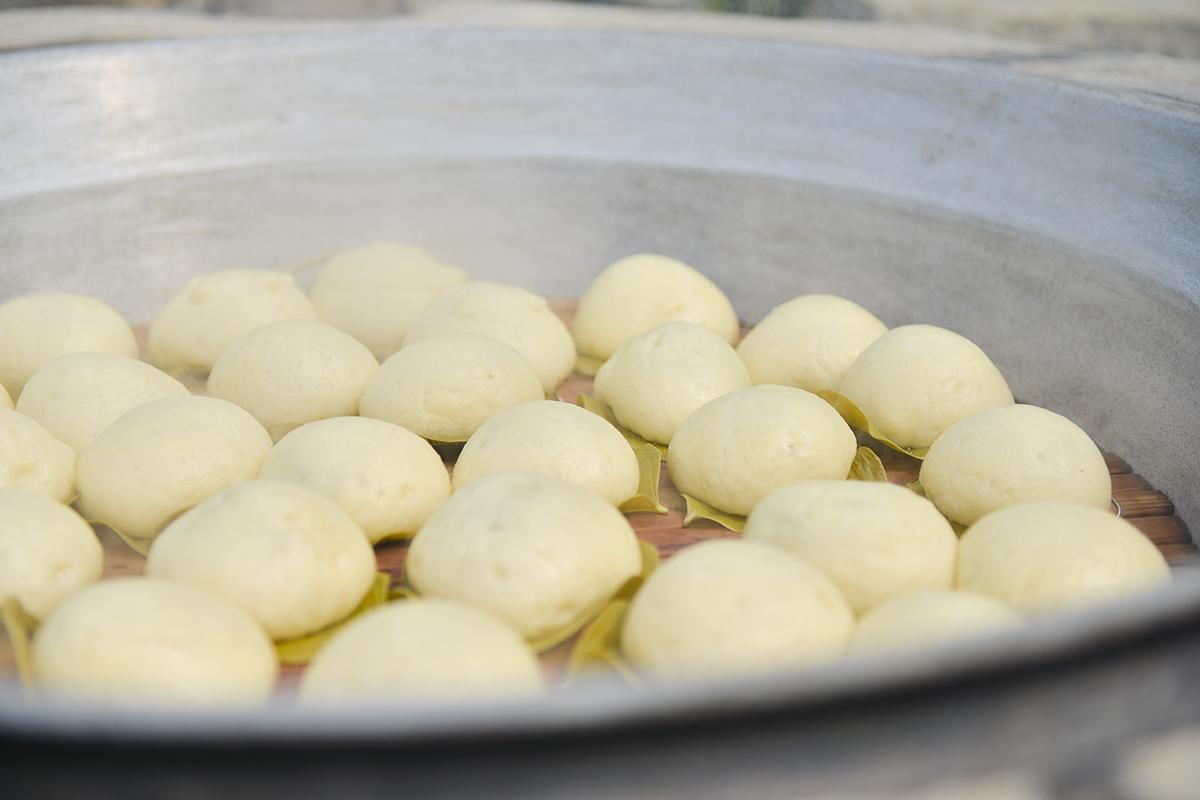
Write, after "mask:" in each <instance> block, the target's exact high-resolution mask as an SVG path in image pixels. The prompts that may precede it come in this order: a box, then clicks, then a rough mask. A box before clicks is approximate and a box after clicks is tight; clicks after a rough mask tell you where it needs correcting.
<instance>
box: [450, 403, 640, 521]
mask: <svg viewBox="0 0 1200 800" xmlns="http://www.w3.org/2000/svg"><path fill="white" fill-rule="evenodd" d="M504 472H537V473H540V474H542V475H549V476H550V477H552V478H558V479H559V480H563V481H566V482H567V483H573V484H575V485H576V486H581V487H583V488H584V489H587V490H588V491H590V492H593V493H595V494H597V495H599V496H600V497H603V498H604V499H605V500H607V501H608V502H610V503H612V504H613V505H615V506H619V505H620V504H621V503H623V502H625V501H626V500H628V499H629V498H631V497H633V496H634V495H635V494H637V489H638V460H637V456H636V455H634V452H633V448H631V447H630V446H629V442H627V441H626V440H625V437H624V436H622V435H621V432H620V431H618V430H617V429H616V428H614V427H613V426H612V425H610V424H609V423H608V422H607V421H606V420H604V419H603V418H601V417H599V416H597V415H595V414H593V413H591V412H590V411H585V410H584V409H582V408H580V407H579V406H577V405H574V404H573V403H562V402H559V401H557V400H535V401H533V402H531V403H522V404H521V405H519V406H513V407H512V408H510V409H508V410H506V411H501V412H500V413H499V414H496V415H495V416H494V417H492V418H491V419H489V420H488V421H487V422H485V423H483V425H481V426H480V427H479V430H477V431H475V433H474V435H472V436H471V438H470V439H468V440H467V444H466V446H465V447H463V449H462V453H461V454H460V455H459V457H458V461H457V463H455V465H454V488H455V489H461V488H462V487H464V486H466V485H467V484H469V483H472V482H473V481H476V480H479V479H480V478H483V477H486V476H488V475H496V474H499V473H504Z"/></svg>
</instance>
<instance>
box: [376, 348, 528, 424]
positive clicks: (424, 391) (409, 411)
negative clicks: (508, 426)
mask: <svg viewBox="0 0 1200 800" xmlns="http://www.w3.org/2000/svg"><path fill="white" fill-rule="evenodd" d="M543 398H544V395H543V394H542V385H541V383H540V382H539V381H538V377H537V373H535V372H534V370H533V367H531V366H530V364H529V362H528V361H526V360H525V359H524V358H523V357H522V356H521V354H520V353H518V352H517V351H516V350H513V349H512V348H511V347H509V346H508V345H506V344H504V343H503V342H500V341H497V340H496V339H491V338H489V337H487V336H481V335H479V334H474V333H460V334H447V335H445V336H435V337H433V338H430V339H424V340H422V341H419V342H417V343H416V344H412V345H409V346H408V347H405V348H404V349H403V350H401V351H400V352H398V353H396V354H395V355H394V356H392V357H391V358H389V359H388V360H387V361H385V362H383V366H382V367H380V368H379V371H378V372H376V373H375V376H374V377H373V378H372V379H371V380H370V382H369V383H367V386H366V388H365V389H364V391H363V394H362V399H361V401H360V403H359V413H361V414H362V415H363V416H364V417H373V418H375V419H382V420H387V421H388V422H392V423H395V424H396V425H399V426H400V427H402V428H407V429H408V430H410V431H412V432H413V433H415V434H417V435H418V436H423V437H425V438H426V439H431V440H433V441H435V442H463V441H466V440H467V439H468V438H470V436H471V434H473V433H474V432H475V431H476V430H477V429H478V428H479V426H480V425H482V424H483V423H484V422H485V421H486V420H487V419H488V418H489V417H491V416H492V415H493V414H496V413H498V412H500V411H503V410H504V409H506V408H512V407H513V406H515V405H518V404H519V403H527V402H529V401H531V400H541V399H543Z"/></svg>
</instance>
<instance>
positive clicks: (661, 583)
mask: <svg viewBox="0 0 1200 800" xmlns="http://www.w3.org/2000/svg"><path fill="white" fill-rule="evenodd" d="M853 626H854V615H853V614H852V613H851V612H850V607H849V606H847V605H846V601H845V600H844V599H843V598H842V595H841V593H840V592H839V591H838V590H837V587H836V586H834V585H833V583H832V582H830V580H829V579H828V578H826V577H825V576H824V575H822V574H821V573H820V572H818V571H817V570H815V569H813V568H812V567H810V566H809V565H808V564H806V563H804V562H803V561H801V560H800V559H798V558H792V557H791V556H789V555H787V554H786V553H782V552H780V551H779V550H776V549H775V548H772V547H767V546H765V545H761V544H757V543H755V542H746V541H737V540H713V541H708V542H703V543H701V544H697V545H693V546H691V547H688V548H686V549H685V550H683V551H681V552H680V553H678V554H677V555H675V556H672V557H671V558H670V559H668V560H667V561H666V562H665V563H663V565H662V566H660V567H659V568H658V569H657V570H655V571H654V572H653V573H651V575H650V577H649V578H648V579H647V580H646V583H645V584H643V586H642V588H641V589H640V590H639V591H638V593H637V594H636V595H634V597H633V601H632V603H631V604H630V606H629V611H628V613H627V615H626V617H625V622H624V625H623V628H622V633H621V648H622V652H623V653H624V654H625V657H626V658H627V659H628V660H629V661H630V663H631V664H633V666H635V667H636V668H638V669H641V670H644V671H646V672H649V673H653V674H656V675H659V676H668V675H672V676H673V675H712V674H720V673H740V672H749V671H756V670H770V669H783V668H786V667H793V666H798V665H802V664H808V663H813V662H820V661H830V660H835V659H837V658H839V657H841V655H842V654H843V653H844V652H845V649H846V645H847V643H848V642H849V640H850V633H851V630H852V628H853Z"/></svg>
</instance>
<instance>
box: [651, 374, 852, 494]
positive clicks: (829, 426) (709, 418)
mask: <svg viewBox="0 0 1200 800" xmlns="http://www.w3.org/2000/svg"><path fill="white" fill-rule="evenodd" d="M857 449H858V445H857V442H856V440H855V438H854V431H852V430H850V426H849V425H847V424H846V423H845V421H843V420H842V418H841V417H840V416H838V413H837V412H836V411H834V409H833V406H831V405H829V403H826V402H825V401H824V400H822V399H821V398H819V397H817V396H816V395H815V394H810V393H808V392H806V391H804V390H803V389H793V388H792V387H790V386H771V385H764V386H752V387H750V388H748V389H738V390H737V391H735V392H730V393H729V394H727V395H724V396H722V397H718V398H717V399H716V400H713V401H711V402H709V403H707V404H705V405H703V406H701V407H700V409H699V410H697V411H696V413H694V414H692V415H691V416H690V417H688V418H687V419H686V420H685V421H684V423H683V424H682V425H680V426H679V430H678V431H676V432H675V436H674V438H672V439H671V447H670V449H669V450H668V452H667V466H668V468H669V469H670V473H671V480H672V481H674V482H675V486H676V487H677V488H678V489H679V491H681V492H684V493H685V494H690V495H691V496H693V497H696V498H698V499H700V500H703V501H704V502H705V503H708V504H709V505H712V506H715V507H716V508H719V509H721V510H722V511H725V512H728V513H730V514H741V515H745V514H749V513H750V511H751V509H753V508H754V507H755V506H756V505H757V504H758V501H759V500H761V499H762V498H763V497H764V496H766V495H767V493H769V492H770V491H771V490H772V489H775V488H777V487H779V486H783V485H785V484H789V483H792V482H793V481H799V480H813V479H828V480H836V479H844V478H845V477H846V474H847V473H848V472H849V471H850V464H851V462H853V461H854V454H855V452H856V451H857Z"/></svg>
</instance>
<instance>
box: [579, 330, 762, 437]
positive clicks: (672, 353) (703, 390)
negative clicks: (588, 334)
mask: <svg viewBox="0 0 1200 800" xmlns="http://www.w3.org/2000/svg"><path fill="white" fill-rule="evenodd" d="M749 385H750V376H749V374H747V372H746V367H745V365H744V364H742V360H741V359H740V358H738V356H737V353H735V352H734V350H733V348H732V347H730V346H729V343H728V342H726V341H725V340H724V339H723V338H721V337H720V336H718V335H717V334H715V333H713V332H712V331H710V330H709V329H708V328H703V327H701V326H699V325H693V324H691V323H688V322H669V323H667V324H666V325H663V326H661V327H658V328H655V329H654V330H652V331H648V332H647V333H643V334H640V335H638V336H635V337H633V338H632V339H630V340H629V341H628V342H626V343H625V344H624V345H622V346H621V348H620V349H618V350H617V352H616V353H614V354H613V356H612V358H610V359H609V360H608V361H607V362H605V364H604V366H602V367H601V368H600V371H599V372H597V373H596V397H597V398H598V399H599V400H602V401H603V402H605V403H607V404H608V405H609V406H610V407H611V408H612V412H613V416H615V417H616V418H617V421H618V422H620V423H621V425H623V426H624V427H626V428H628V429H629V430H631V431H633V432H634V433H636V434H638V435H639V436H641V437H643V438H645V439H649V440H650V441H652V442H661V443H663V444H667V443H669V442H670V441H671V437H673V436H674V435H675V431H677V430H679V426H680V425H682V424H683V421H684V420H685V419H687V418H688V417H689V416H691V415H692V413H693V412H694V411H696V410H697V409H698V408H700V407H701V406H702V405H704V404H705V403H707V402H709V401H710V400H715V399H716V398H718V397H720V396H721V395H723V394H728V393H729V392H732V391H734V390H735V389H742V388H744V387H747V386H749Z"/></svg>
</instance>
